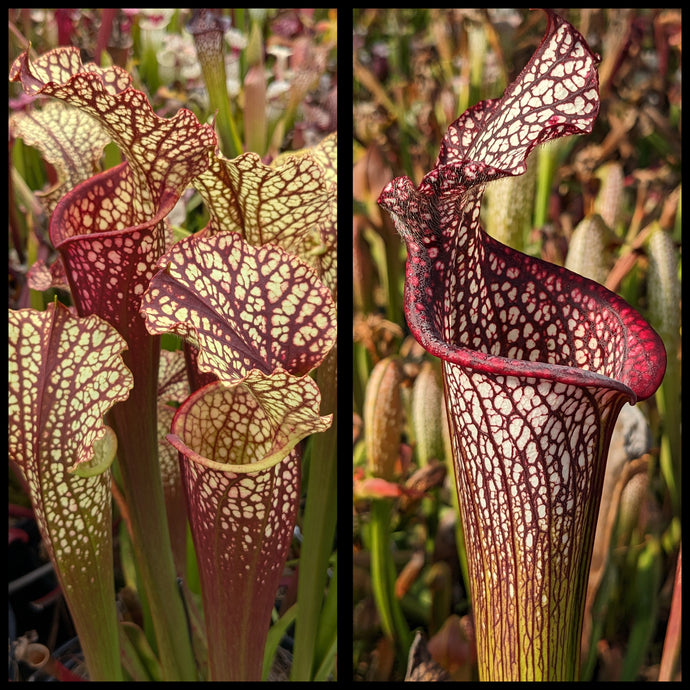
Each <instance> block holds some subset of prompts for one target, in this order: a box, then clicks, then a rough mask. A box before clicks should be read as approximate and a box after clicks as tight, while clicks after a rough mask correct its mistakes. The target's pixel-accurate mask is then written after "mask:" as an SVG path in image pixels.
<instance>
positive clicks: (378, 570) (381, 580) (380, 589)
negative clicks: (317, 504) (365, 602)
mask: <svg viewBox="0 0 690 690" xmlns="http://www.w3.org/2000/svg"><path fill="white" fill-rule="evenodd" d="M392 514H393V503H392V502H391V501H390V500H389V499H387V498H381V499H374V500H373V501H372V502H371V524H370V529H371V535H370V540H371V546H370V548H371V581H372V587H373V590H374V600H375V602H376V608H377V610H378V612H379V616H380V618H381V627H382V628H383V632H384V634H385V635H386V636H387V637H389V638H390V639H391V640H394V641H395V643H396V644H397V645H398V647H399V648H400V651H401V654H402V658H403V659H407V655H408V652H409V649H410V631H409V629H408V627H407V623H406V621H405V616H404V615H403V612H402V609H401V608H400V602H399V601H398V599H397V597H396V596H395V566H394V565H393V559H392V557H391V551H390V524H391V518H392Z"/></svg>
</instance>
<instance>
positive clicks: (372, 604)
mask: <svg viewBox="0 0 690 690" xmlns="http://www.w3.org/2000/svg"><path fill="white" fill-rule="evenodd" d="M353 12H354V14H353V90H354V98H353V157H354V167H353V196H354V199H353V302H354V315H353V340H354V345H353V462H354V468H353V473H354V476H353V493H354V496H353V501H354V502H353V582H354V612H353V616H354V618H353V673H354V677H355V679H356V680H401V679H403V678H404V677H405V675H406V674H407V675H408V677H409V678H415V679H439V680H440V679H448V678H452V679H457V680H461V679H472V678H474V677H475V676H476V668H475V666H474V657H473V652H474V642H473V631H472V619H471V609H470V603H469V596H468V593H467V592H468V590H467V586H466V584H465V583H466V582H467V577H466V575H465V568H466V566H465V562H464V546H463V540H462V529H461V526H460V525H459V524H458V520H457V518H456V515H457V509H456V508H457V506H456V505H455V504H456V498H455V488H454V486H453V485H452V482H453V480H452V477H453V472H452V470H451V471H448V469H450V463H451V458H450V453H449V443H448V438H447V430H446V429H445V426H446V425H445V411H444V408H443V402H442V388H441V386H442V383H441V376H440V367H439V366H438V363H437V362H435V361H431V358H429V356H428V355H427V354H425V353H423V351H422V350H421V348H420V347H419V346H418V345H417V343H416V342H415V341H414V340H413V339H412V337H411V336H410V335H409V331H408V329H407V326H406V324H405V319H404V315H403V307H402V304H403V303H402V296H403V283H404V270H405V250H404V244H403V243H402V241H401V240H400V238H399V237H398V236H397V234H396V232H395V229H394V227H393V224H392V221H391V219H390V217H389V216H388V215H387V214H386V213H384V212H382V211H381V210H380V209H379V208H378V206H377V204H376V200H377V198H378V195H379V193H380V192H381V190H382V189H383V187H384V186H385V185H386V184H387V183H388V182H389V181H390V180H391V179H393V178H394V177H396V176H399V175H407V176H409V177H410V178H411V179H412V181H413V182H414V183H415V184H419V182H420V181H421V179H422V177H423V175H424V174H425V173H426V172H428V171H429V170H431V168H432V167H433V165H434V162H435V160H436V157H437V155H438V150H439V146H440V142H441V139H442V137H443V135H444V133H445V131H446V129H447V127H448V125H450V124H451V123H452V122H453V121H454V120H455V119H456V118H457V117H458V116H459V115H460V114H461V113H462V112H463V111H464V110H465V109H467V108H468V107H470V106H472V105H474V104H475V103H476V102H478V101H480V100H483V99H486V98H496V97H500V96H501V95H502V93H503V90H504V89H505V87H506V85H507V84H509V83H510V82H511V81H512V80H513V79H514V78H515V77H516V76H517V74H519V72H520V71H521V70H522V68H523V67H524V66H525V65H526V64H527V62H528V60H529V58H530V56H531V55H532V53H533V52H534V50H535V48H536V47H537V45H538V44H539V42H540V40H541V38H542V36H543V34H544V31H545V20H544V15H543V13H541V12H530V11H528V10H524V9H520V10H466V9H456V10H450V9H440V10H433V9H431V10H413V9H400V10H385V9H355V10H354V11H353ZM557 12H558V13H559V14H561V15H562V16H563V17H564V18H566V19H567V20H568V21H570V22H571V23H572V24H573V26H575V27H576V28H577V29H578V30H579V31H580V32H581V33H582V34H583V35H584V36H585V38H586V39H587V41H588V43H589V45H590V47H591V48H592V49H593V50H594V51H595V52H597V53H599V55H600V56H601V58H602V61H601V63H600V65H599V81H600V94H601V110H600V114H599V116H598V118H597V120H596V122H595V125H594V131H593V132H592V134H591V135H589V136H587V137H569V138H566V139H565V140H558V141H557V142H556V143H553V144H550V145H547V146H544V147H541V148H540V149H539V150H538V151H535V152H534V153H533V155H532V157H531V159H530V162H529V165H528V172H527V173H526V174H525V175H523V176H520V177H518V178H514V179H511V180H507V181H506V182H505V184H502V183H499V184H494V185H491V186H489V188H488V189H487V192H486V197H485V200H484V203H483V205H482V220H483V225H484V227H485V228H486V229H487V230H488V231H489V232H490V233H491V234H492V235H494V236H495V237H496V238H497V239H499V240H501V241H502V242H504V243H506V244H509V245H511V246H513V247H515V248H517V249H520V250H521V251H524V252H526V253H528V254H531V255H533V256H539V257H541V258H544V259H547V260H549V261H552V262H555V263H557V264H560V265H565V266H567V267H569V268H571V269H573V270H575V271H577V272H579V273H581V274H583V275H586V276H588V277H590V278H593V279H595V280H598V281H599V282H601V283H603V284H605V285H606V286H607V287H609V288H610V289H612V290H614V291H616V292H618V293H619V294H620V295H622V296H623V298H624V299H626V300H627V301H628V302H629V303H630V304H631V305H632V306H633V307H634V308H635V309H637V310H638V311H639V312H640V313H641V314H642V315H643V316H644V317H645V318H646V319H647V320H648V321H649V322H650V323H651V324H652V325H653V326H654V327H655V328H656V329H657V331H658V332H659V334H660V335H661V336H662V338H663V339H664V342H665V345H666V349H667V355H668V368H667V373H666V377H665V379H664V383H663V384H662V386H661V388H660V390H659V392H658V393H657V395H656V397H655V398H653V399H651V400H649V401H646V402H644V403H641V404H639V405H637V406H636V407H635V408H629V407H627V408H626V411H625V413H624V414H622V415H621V419H620V420H619V424H618V427H617V430H616V433H615V434H614V438H613V440H612V444H611V450H610V454H609V462H608V466H607V475H606V480H605V485H604V491H603V496H602V504H601V509H600V518H599V525H598V528H597V535H596V539H595V546H594V553H593V557H592V568H591V573H590V582H589V586H588V595H587V605H586V613H585V621H584V630H583V637H582V650H583V651H582V679H583V680H635V679H646V680H657V679H666V680H669V679H678V678H680V659H679V649H680V646H679V627H678V625H677V623H676V619H675V616H677V615H679V614H680V608H679V607H680V604H679V592H676V593H675V596H674V583H675V581H676V571H677V568H678V569H679V568H680V537H681V529H680V524H681V523H680V463H681V446H680V438H681V436H680V431H681V427H680V419H681V418H680V410H681V404H680V401H681V391H680V382H681V377H680V367H681V347H680V334H681V324H680V312H681V309H680V299H681V297H680V281H681V259H680V257H681V159H680V150H681V147H680V144H681V129H680V128H681V124H680V123H681V86H680V85H681V14H680V11H679V10H643V9H608V10H603V9H592V10H586V9H584V10H557ZM380 447H384V448H386V449H387V451H386V452H387V454H388V455H389V456H390V457H388V458H387V459H386V461H385V464H382V463H381V461H380V450H377V449H379V448H380ZM384 467H385V468H386V469H383V468H384ZM382 542H383V543H382ZM419 632H421V633H423V634H422V635H419V634H418V633H419ZM414 633H417V634H416V635H415V634H414ZM410 650H411V651H410ZM408 658H409V664H408Z"/></svg>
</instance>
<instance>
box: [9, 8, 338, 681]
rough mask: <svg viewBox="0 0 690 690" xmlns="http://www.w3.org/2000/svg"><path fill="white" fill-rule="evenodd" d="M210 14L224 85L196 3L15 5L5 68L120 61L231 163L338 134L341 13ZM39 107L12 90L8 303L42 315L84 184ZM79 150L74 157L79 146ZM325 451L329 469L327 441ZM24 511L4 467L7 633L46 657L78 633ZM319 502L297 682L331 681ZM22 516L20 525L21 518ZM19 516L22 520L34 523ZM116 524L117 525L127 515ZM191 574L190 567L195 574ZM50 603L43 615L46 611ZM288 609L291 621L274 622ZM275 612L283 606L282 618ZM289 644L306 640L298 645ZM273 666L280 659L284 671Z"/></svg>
mask: <svg viewBox="0 0 690 690" xmlns="http://www.w3.org/2000/svg"><path fill="white" fill-rule="evenodd" d="M209 12H210V15H211V17H212V18H213V19H214V22H213V26H212V28H217V29H218V36H219V37H220V46H219V47H220V49H222V52H223V54H224V64H223V65H222V67H223V68H224V72H225V77H224V79H223V80H222V81H221V82H220V83H217V82H216V81H211V80H212V78H213V77H214V76H215V74H216V73H220V67H219V66H218V65H215V67H216V68H217V69H216V70H215V72H214V71H213V70H212V71H210V72H209V71H207V72H206V73H204V69H203V60H202V59H201V52H202V49H201V47H200V45H199V44H198V43H195V37H196V38H197V39H198V31H196V30H195V29H198V26H197V25H195V22H196V21H197V20H198V18H199V16H198V15H199V11H198V10H197V11H194V10H192V9H184V8H177V9H118V8H105V9H29V8H10V9H9V30H8V65H7V67H8V74H9V67H10V65H11V64H12V62H13V61H14V59H15V58H16V57H17V56H18V55H19V54H20V53H22V52H23V51H25V50H27V49H28V50H30V53H31V57H32V58H35V57H36V56H38V55H42V54H43V53H45V52H47V51H49V50H50V49H52V48H55V47H58V46H66V45H73V46H77V47H78V48H79V49H80V52H81V58H82V62H83V63H84V64H86V63H88V62H96V63H97V64H100V65H101V66H107V65H111V64H116V65H118V66H120V67H122V68H123V69H125V70H126V71H127V72H129V73H130V74H131V75H132V76H133V87H134V88H135V89H138V90H141V91H143V92H144V93H145V94H146V95H147V97H148V99H149V102H150V103H151V105H152V107H153V110H154V111H155V112H156V113H157V114H158V115H160V116H162V117H169V116H172V115H174V114H175V113H176V112H177V111H178V110H179V109H180V108H182V107H184V108H188V109H189V110H192V111H193V112H194V114H195V115H196V116H197V118H198V119H199V120H200V121H201V122H214V124H215V126H216V128H217V131H218V134H219V141H220V147H221V151H222V153H223V154H224V155H225V156H226V157H227V158H234V157H235V156H237V155H239V154H241V153H243V152H245V151H253V152H255V153H258V154H259V155H260V156H261V157H262V160H263V162H264V163H266V164H269V163H271V162H272V161H273V160H274V159H276V158H277V157H278V156H279V155H280V154H282V153H284V152H292V151H297V150H299V149H301V148H305V147H311V146H314V145H316V144H318V143H319V142H320V141H321V140H322V139H323V138H324V137H325V136H326V135H327V134H329V133H330V132H333V131H335V130H336V129H337V52H336V48H337V12H336V10H335V9H323V8H322V9H290V8H281V9H256V10H252V9H232V10H230V9H214V10H209ZM202 28H203V27H202ZM33 101H34V99H33V98H31V97H28V96H26V95H25V94H24V93H23V92H22V90H21V86H20V85H19V84H16V83H12V84H10V88H9V114H10V147H9V161H8V164H9V195H8V213H9V223H8V225H9V238H8V250H9V266H8V302H9V307H10V308H11V309H21V308H25V307H33V308H35V309H39V310H43V309H44V308H45V306H46V305H47V304H49V303H50V302H52V301H53V299H54V298H55V297H56V296H57V298H58V299H59V300H60V301H64V302H66V303H69V298H68V293H67V292H66V291H64V290H60V289H59V288H54V287H51V288H50V289H47V290H44V291H38V290H33V289H30V288H29V285H28V281H27V274H28V273H29V271H30V270H31V269H32V267H34V266H35V265H36V264H37V263H42V264H44V265H50V264H51V263H52V262H53V260H54V258H55V251H54V249H53V247H52V245H51V243H50V240H49V238H48V220H49V216H50V213H51V212H52V209H53V207H54V205H55V203H57V200H58V199H59V198H60V196H61V195H62V194H64V193H65V192H67V191H69V189H70V188H71V187H72V186H74V185H76V184H77V183H78V182H79V181H81V180H74V179H70V180H68V183H69V184H68V186H62V187H58V183H61V184H64V182H65V179H64V177H65V176H64V174H62V173H64V171H58V170H56V169H55V168H53V166H52V165H51V164H50V163H47V162H46V160H45V159H44V155H45V153H46V152H45V150H44V148H43V144H44V143H46V142H40V141H37V140H36V135H35V134H34V135H31V134H27V131H28V130H27V129H23V125H22V117H23V116H24V115H26V114H27V113H30V114H35V113H36V112H37V111H40V107H41V106H43V105H44V104H43V103H40V102H39V103H33ZM35 106H38V107H35ZM96 131H97V130H96V129H94V133H93V135H92V141H91V142H89V147H87V148H93V149H97V148H98V146H99V145H100V146H102V145H103V143H104V142H101V141H100V140H99V141H97V139H98V135H97V134H96ZM39 132H40V129H39ZM39 139H40V137H39ZM73 155H74V156H75V158H78V157H79V149H78V148H77V147H75V151H74V152H73ZM121 160H122V158H121V153H120V151H119V150H118V148H117V146H116V145H115V144H113V143H109V144H107V145H106V146H105V150H104V153H103V155H102V156H101V157H100V160H98V161H97V163H96V164H95V166H94V169H91V168H92V165H91V163H90V162H89V163H88V164H87V165H86V166H85V169H84V170H82V173H83V179H86V178H87V177H89V176H91V175H93V174H94V173H96V172H99V171H101V170H106V169H109V168H112V167H114V166H116V165H118V164H119V163H120V162H121ZM56 189H59V194H58V196H57V197H55V198H54V197H53V196H51V195H50V194H47V193H46V192H47V191H53V192H54V193H55V192H56ZM169 220H170V222H171V225H172V226H173V232H174V238H175V239H176V240H177V239H180V238H182V237H184V236H186V235H189V234H191V233H194V232H196V231H198V230H200V229H202V228H203V227H205V226H206V224H207V222H208V212H207V210H206V209H205V208H204V205H203V203H202V201H201V198H200V196H199V194H198V193H197V192H196V191H195V190H193V189H191V188H190V189H188V190H187V191H186V192H185V193H184V194H183V196H182V198H181V200H180V202H179V204H178V205H177V206H176V207H175V209H174V210H173V212H172V213H171V214H170V216H169ZM162 345H163V348H165V349H169V350H175V349H179V348H180V342H179V339H178V338H176V337H174V336H170V335H166V336H163V339H162ZM310 444H311V441H308V442H307V446H306V448H305V452H304V456H303V457H304V459H305V460H304V466H303V472H304V477H303V483H302V487H303V492H304V493H307V487H308V477H309V457H310V449H311V445H310ZM322 446H323V442H322V445H321V446H319V448H320V450H319V451H314V452H315V453H316V454H325V452H324V450H323V447H322ZM329 452H330V454H331V455H332V456H333V457H332V458H331V460H332V463H333V465H335V460H336V458H335V444H333V445H332V447H330V448H329ZM303 498H304V497H303ZM29 506H30V504H29V502H28V498H27V496H26V495H25V493H24V491H23V489H22V488H21V487H20V486H18V485H17V482H16V479H15V477H14V474H13V473H12V472H10V474H9V513H10V516H11V525H10V543H11V544H13V546H12V547H11V548H16V547H17V546H18V545H20V544H24V545H25V544H29V545H31V546H32V547H33V551H32V555H31V558H30V559H29V560H30V561H31V562H30V565H29V566H27V568H28V570H29V571H30V572H29V573H28V576H27V572H26V570H27V568H25V569H24V570H22V571H21V572H20V571H15V570H14V569H13V571H12V573H13V575H12V580H13V584H14V589H13V590H12V601H13V602H14V603H15V604H16V607H17V610H16V611H15V612H14V620H13V612H12V610H10V623H11V625H10V629H11V631H13V632H12V636H13V637H17V636H19V635H21V634H23V633H25V632H28V631H29V629H30V628H33V627H35V628H36V630H37V632H38V641H39V642H40V643H45V644H46V646H48V647H49V651H50V652H53V651H54V650H55V648H56V647H57V646H59V645H60V644H61V643H63V642H65V639H69V638H70V637H72V636H73V635H74V631H73V628H72V627H71V625H70V621H69V616H68V614H66V607H65V606H64V603H62V601H61V596H60V592H59V589H56V588H55V584H56V583H55V580H54V578H52V577H51V572H50V570H49V569H46V567H45V566H46V557H45V554H44V553H42V551H41V544H40V540H37V539H35V538H33V537H32V539H29V538H28V537H26V538H25V530H29V529H32V530H34V531H35V525H33V523H31V515H30V508H29ZM302 508H304V500H303V502H302ZM323 508H324V510H327V511H329V513H330V515H328V516H326V515H324V514H322V515H316V513H314V517H313V518H312V520H313V521H314V523H318V525H319V527H320V530H312V531H316V532H319V534H321V532H324V527H323V525H326V524H327V525H329V529H325V532H324V533H325V537H323V539H324V540H325V543H324V545H323V546H324V548H325V549H326V550H327V553H326V554H325V555H324V559H323V565H324V567H323V571H320V573H311V572H310V571H311V570H313V568H310V567H308V566H307V567H305V571H306V574H305V576H304V578H303V579H304V580H305V581H306V580H308V579H309V578H311V579H312V583H313V582H316V583H317V585H316V586H313V587H312V588H311V589H312V590H313V592H312V593H311V597H312V599H313V601H311V602H307V601H306V598H305V597H303V596H302V595H301V594H300V597H299V598H300V602H302V611H303V616H302V619H301V620H302V622H303V623H304V625H305V627H306V628H307V629H312V630H313V629H317V628H318V630H319V633H320V635H316V634H309V633H307V638H308V644H300V645H298V644H296V646H295V650H294V651H295V656H294V657H293V659H292V660H291V663H292V671H293V672H294V673H295V674H296V675H297V676H298V677H299V679H304V680H307V679H333V678H334V677H335V675H336V674H335V652H336V607H335V568H336V566H335V564H336V547H335V538H334V532H335V504H334V503H333V502H330V503H329V504H328V505H326V506H324V507H323ZM27 510H28V512H27ZM314 510H316V509H314ZM16 516H18V517H16ZM20 518H21V520H24V522H21V524H19V526H17V525H18V522H17V521H18V520H20ZM303 518H304V510H301V511H300V515H299V517H298V529H297V530H296V532H295V539H294V542H293V547H294V549H293V553H292V554H291V557H290V559H289V561H288V569H287V570H286V576H285V578H284V582H283V583H282V584H281V592H280V597H279V599H278V609H277V613H276V619H275V621H274V622H279V625H276V626H274V632H275V634H273V635H272V636H270V637H269V642H268V645H267V648H268V649H269V652H268V653H267V656H268V654H269V653H273V652H275V651H276V649H277V648H278V644H279V642H281V638H282V644H283V646H285V645H287V647H289V646H290V644H291V636H292V635H293V634H294V621H295V607H293V604H294V603H295V600H296V599H297V598H298V597H297V577H296V573H297V571H298V560H299V556H300V551H301V542H302V539H303V538H304V537H305V534H306V532H307V531H309V530H308V526H306V525H305V523H304V520H303ZM26 521H29V525H28V526H27V522H26ZM119 523H120V525H119V526H120V527H121V516H119ZM305 528H306V529H305ZM13 530H15V531H13ZM16 530H19V531H16ZM329 530H330V531H329ZM17 534H18V535H19V537H16V535H17ZM31 534H32V533H31ZM15 537H16V538H15ZM120 546H122V545H120ZM119 548H120V547H119V546H116V564H117V569H118V571H117V573H116V576H117V580H116V581H117V584H118V588H120V587H122V584H123V582H127V583H129V581H130V580H131V568H132V558H131V554H129V553H128V552H127V550H126V548H125V547H122V549H121V551H120V552H119V553H118V549H119ZM189 549H190V556H193V546H192V544H191V537H190V540H189ZM27 558H28V557H27ZM312 563H313V561H312ZM326 567H327V568H328V575H326V573H325V569H326ZM190 572H192V574H193V568H192V569H190ZM331 577H332V580H331V582H332V584H333V587H332V588H330V589H329V588H328V586H327V582H328V579H329V578H331ZM15 578H16V580H15ZM314 578H316V579H315V580H314ZM46 580H47V582H45V581H46ZM36 581H40V582H41V583H44V587H43V589H42V590H41V591H40V594H38V595H37V594H36V593H35V586H34V594H32V595H29V594H27V592H28V590H27V584H31V583H33V584H34V585H35V583H36ZM187 584H188V585H189V587H190V589H191V590H192V591H193V593H194V594H195V595H198V594H199V592H200V590H199V582H198V576H197V579H196V580H194V578H192V581H190V582H189V583H187ZM46 588H47V591H48V592H49V593H48V594H47V595H46V594H45V592H46ZM11 589H12V587H11ZM329 592H330V596H328V594H329ZM119 595H120V598H119V604H120V606H121V607H122V608H123V609H124V610H125V612H126V614H127V615H130V616H131V615H137V612H136V611H133V609H132V608H131V607H133V606H134V605H135V603H136V602H135V601H134V600H133V598H132V597H131V596H129V595H128V591H127V588H126V587H125V588H122V589H120V592H119ZM27 597H29V599H28V600H27ZM128 597H129V598H128ZM39 599H41V600H40V601H39ZM130 599H131V601H130ZM128 606H129V607H130V609H129V610H127V607H128ZM48 607H50V615H48V612H47V611H46V610H45V609H46V608H48ZM291 607H292V608H291ZM307 609H309V611H310V614H309V616H307V613H306V610H307ZM39 610H40V612H41V614H42V617H41V618H40V620H39V618H38V616H35V615H33V614H34V613H36V612H37V611H39ZM288 610H290V615H288V616H282V614H283V613H285V612H286V611H288ZM139 613H140V612H139ZM278 614H281V618H280V621H278ZM307 617H309V618H311V621H310V622H309V623H308V624H307V623H306V622H305V621H306V619H307ZM286 633H287V637H285V635H286ZM65 636H66V637H65ZM302 638H304V635H302ZM317 638H318V641H317ZM297 646H299V647H301V649H302V651H301V652H298V650H297ZM281 651H284V650H278V652H279V653H278V654H277V657H276V663H275V666H274V668H273V669H271V673H272V674H273V675H272V678H273V679H276V675H275V674H276V673H278V676H277V678H280V679H285V678H287V677H288V675H289V673H290V667H289V665H286V663H285V661H284V659H285V656H284V655H283V656H281V654H280V652H281ZM269 661H270V659H269ZM11 662H12V660H11ZM280 662H283V665H282V667H281V665H280ZM265 671H266V672H268V671H269V669H268V668H266V669H265ZM31 673H33V670H32V669H28V668H27V667H26V665H24V664H23V662H21V661H18V660H15V663H11V668H10V677H12V678H13V679H24V678H26V677H28V676H29V675H30V674H31ZM12 674H14V675H12Z"/></svg>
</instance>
